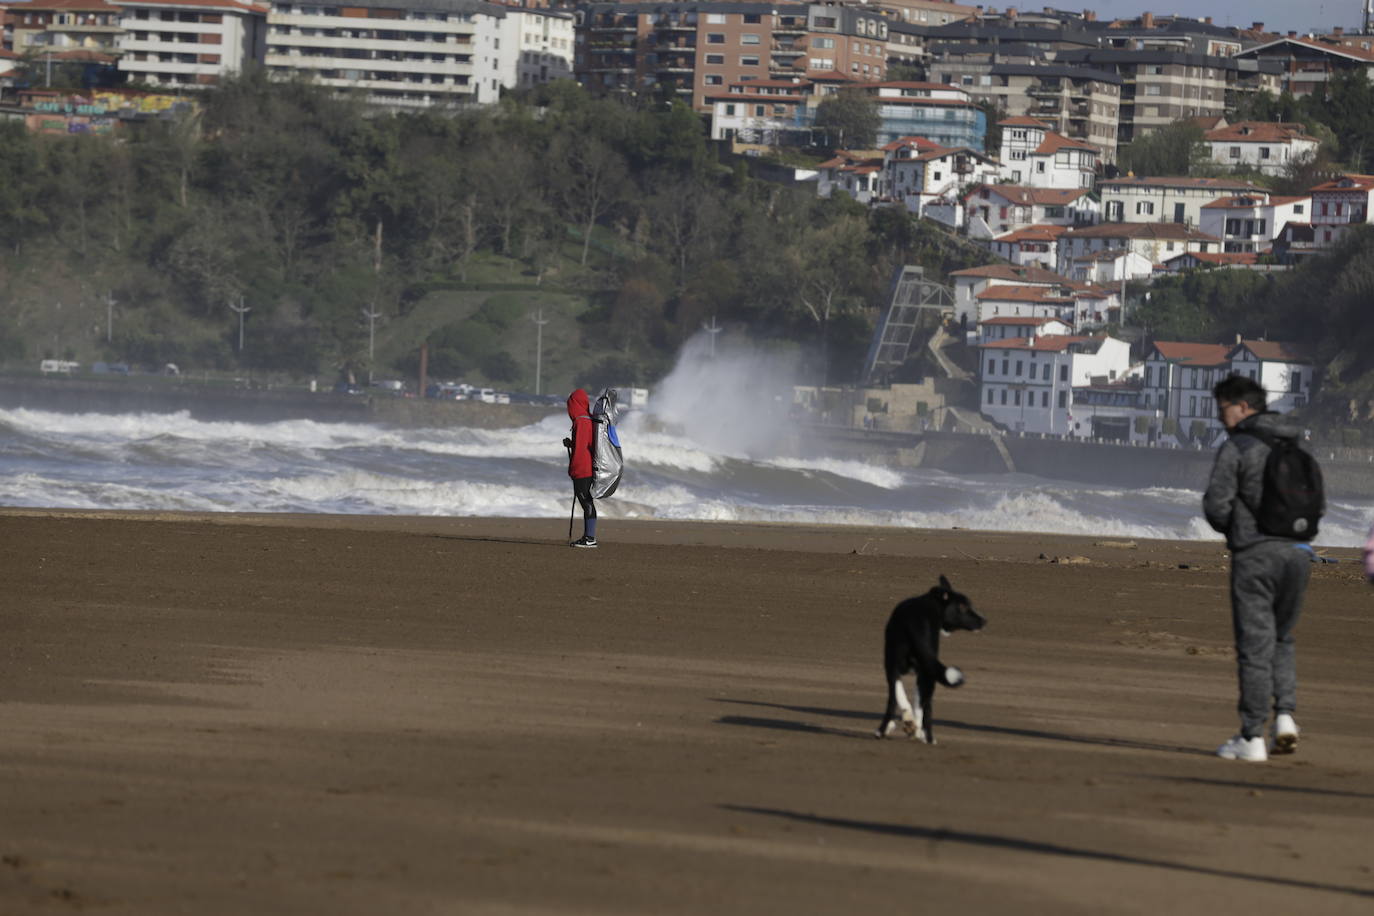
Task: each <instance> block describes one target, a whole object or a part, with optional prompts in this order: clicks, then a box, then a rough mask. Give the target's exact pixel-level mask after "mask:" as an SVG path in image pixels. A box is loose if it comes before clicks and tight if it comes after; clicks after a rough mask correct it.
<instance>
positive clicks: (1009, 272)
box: [949, 264, 1069, 333]
mask: <svg viewBox="0 0 1374 916" xmlns="http://www.w3.org/2000/svg"><path fill="white" fill-rule="evenodd" d="M949 277H950V281H951V282H952V283H953V284H954V317H955V318H956V319H957V320H958V321H960V322H963V323H964V324H968V325H972V324H974V323H976V322H978V321H979V320H980V316H979V314H978V299H977V296H978V294H979V293H981V292H983V290H985V289H987V288H988V287H990V286H996V285H998V284H1008V285H1014V286H1041V287H1046V288H1049V287H1060V286H1067V285H1068V283H1069V281H1068V280H1066V279H1065V278H1064V277H1061V276H1059V274H1057V273H1055V272H1054V271H1052V270H1045V269H1043V268H1040V267H1035V266H1029V265H1028V266H1024V267H1021V266H1017V265H1015V264H988V265H987V266H985V267H966V268H964V269H963V270H956V271H952V272H951V273H950V275H949ZM986 317H993V316H992V315H988V316H986ZM970 333H972V332H970Z"/></svg>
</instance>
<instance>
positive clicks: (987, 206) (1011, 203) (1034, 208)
mask: <svg viewBox="0 0 1374 916" xmlns="http://www.w3.org/2000/svg"><path fill="white" fill-rule="evenodd" d="M964 205H965V208H966V210H967V212H968V234H969V237H970V238H975V239H990V238H994V237H996V236H1000V235H1003V234H1004V233H1007V232H1013V231H1015V230H1017V229H1021V228H1023V227H1025V226H1045V225H1051V226H1081V225H1090V224H1092V223H1095V222H1097V216H1098V211H1099V208H1098V204H1097V201H1095V200H1093V198H1092V195H1091V194H1089V192H1088V190H1087V189H1086V188H1032V187H1027V186H1024V185H1010V184H994V185H984V186H983V187H981V188H976V189H974V190H973V191H971V192H970V193H969V194H968V196H967V197H965V198H964Z"/></svg>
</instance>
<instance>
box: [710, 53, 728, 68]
mask: <svg viewBox="0 0 1374 916" xmlns="http://www.w3.org/2000/svg"><path fill="white" fill-rule="evenodd" d="M706 63H708V64H718V65H720V66H724V65H725V55H724V54H707V55H706Z"/></svg>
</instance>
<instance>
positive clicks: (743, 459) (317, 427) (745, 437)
mask: <svg viewBox="0 0 1374 916" xmlns="http://www.w3.org/2000/svg"><path fill="white" fill-rule="evenodd" d="M736 357H737V358H734V359H731V358H728V357H725V356H723V355H721V354H718V355H716V356H715V357H714V358H705V357H704V355H703V353H702V352H701V348H700V346H696V347H695V348H689V349H688V351H685V353H684V357H683V359H682V360H681V361H680V362H679V364H678V368H677V369H675V370H674V372H673V374H672V375H670V376H669V377H668V378H667V379H665V380H664V382H663V383H661V384H660V386H658V388H657V389H656V390H655V392H654V395H653V397H652V399H651V404H650V410H649V411H645V412H636V413H631V414H628V415H627V416H626V417H624V418H623V420H622V422H621V423H620V432H621V441H622V443H623V445H624V449H625V454H626V472H625V477H624V480H623V482H622V484H621V486H620V489H619V491H618V492H617V494H616V496H615V497H613V498H612V499H610V500H608V501H606V503H605V504H604V508H603V514H604V515H605V516H606V517H608V518H615V517H621V518H660V519H692V520H708V521H769V522H806V523H811V524H832V525H878V526H892V527H900V528H950V527H961V528H971V529H983V530H991V531H1037V532H1051V533H1062V534H1089V535H1103V536H1111V537H1146V538H1182V539H1200V540H1215V539H1219V537H1218V536H1217V535H1216V534H1214V533H1213V532H1212V531H1211V530H1210V529H1209V528H1208V527H1207V525H1206V523H1205V522H1204V521H1203V520H1202V518H1201V515H1200V503H1201V492H1200V491H1194V490H1183V489H1169V488H1156V489H1144V490H1141V489H1129V490H1127V489H1124V488H1112V487H1103V486H1091V485H1086V484H1073V483H1066V482H1063V481H1052V480H1045V479H1040V478H1036V477H1032V476H1027V475H967V476H963V475H954V474H947V473H943V472H940V471H931V470H897V469H892V468H887V467H882V466H878V465H872V464H867V463H864V462H861V461H855V460H844V459H838V458H827V457H809V458H799V457H795V456H789V455H786V454H783V453H782V452H781V450H780V449H779V448H777V447H776V444H777V443H780V442H782V441H783V440H784V436H783V432H784V428H785V426H786V424H787V420H786V414H787V412H786V410H784V409H782V406H781V405H782V404H783V403H785V402H784V401H783V400H782V399H783V398H785V397H787V394H786V392H787V391H790V388H789V386H790V383H791V376H790V372H791V370H790V366H789V365H788V364H787V361H786V360H785V359H783V360H782V361H781V362H776V361H774V360H773V359H772V358H771V357H768V356H767V355H766V354H758V353H756V352H748V353H744V354H736ZM567 429H568V420H567V418H566V417H565V416H550V417H549V418H547V419H545V420H543V421H541V422H539V423H536V424H534V425H531V426H525V427H521V428H516V429H499V430H483V429H466V428H444V429H397V428H392V427H383V426H378V425H371V424H362V423H325V422H316V421H311V420H289V421H278V422H264V423H242V422H208V421H203V420H198V419H193V418H192V417H190V416H189V415H188V414H186V413H175V414H96V413H84V414H75V413H54V412H47V411H36V410H27V409H0V505H5V506H22V507H48V508H57V507H61V508H82V509H151V510H189V511H197V512H304V513H311V512H319V513H354V514H400V515H438V516H492V517H496V516H506V517H524V518H551V519H552V518H566V517H567V515H568V511H569V508H570V505H571V487H570V485H569V482H568V478H567V473H566V467H567V457H566V452H565V450H564V449H563V446H562V444H561V441H562V438H563V437H564V436H565V435H567ZM1202 483H1203V482H1202V481H1199V487H1200V486H1201V485H1202ZM1371 517H1374V503H1370V502H1353V501H1352V502H1334V503H1333V504H1332V505H1331V507H1330V511H1329V514H1328V517H1327V518H1326V519H1324V520H1323V523H1322V534H1321V536H1320V537H1319V539H1318V541H1317V544H1319V545H1329V546H1356V545H1358V544H1362V543H1363V541H1364V533H1365V531H1366V529H1367V527H1368V525H1369V521H1370V519H1371Z"/></svg>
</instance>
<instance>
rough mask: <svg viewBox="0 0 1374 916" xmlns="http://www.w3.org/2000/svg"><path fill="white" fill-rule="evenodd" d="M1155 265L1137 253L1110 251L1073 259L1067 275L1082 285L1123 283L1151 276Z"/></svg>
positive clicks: (1123, 250) (1120, 250)
mask: <svg viewBox="0 0 1374 916" xmlns="http://www.w3.org/2000/svg"><path fill="white" fill-rule="evenodd" d="M1153 273H1154V263H1153V262H1151V261H1150V259H1149V258H1147V257H1145V256H1144V255H1142V254H1140V253H1139V252H1136V251H1130V250H1125V249H1108V250H1104V251H1097V252H1094V253H1092V254H1087V255H1080V256H1079V257H1076V258H1074V259H1073V261H1072V263H1071V264H1070V265H1069V269H1068V271H1066V275H1067V276H1068V277H1069V278H1070V279H1071V280H1077V281H1078V282H1080V283H1121V282H1122V281H1123V280H1135V279H1139V278H1142V277H1148V276H1151V275H1152V274H1153Z"/></svg>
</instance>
